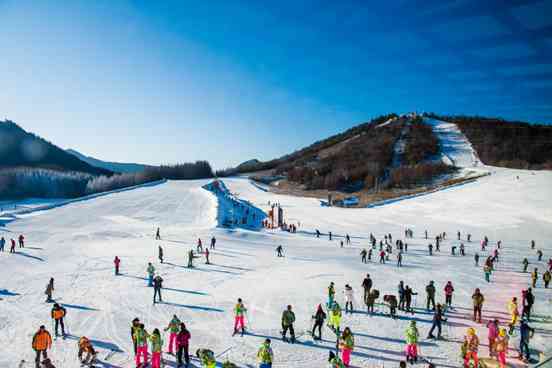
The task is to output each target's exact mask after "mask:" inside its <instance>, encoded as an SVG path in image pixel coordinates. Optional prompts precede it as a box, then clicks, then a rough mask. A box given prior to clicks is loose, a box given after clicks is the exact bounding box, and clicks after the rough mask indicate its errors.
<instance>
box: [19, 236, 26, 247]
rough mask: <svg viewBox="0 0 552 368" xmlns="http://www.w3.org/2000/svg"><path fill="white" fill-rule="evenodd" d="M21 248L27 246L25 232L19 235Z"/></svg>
mask: <svg viewBox="0 0 552 368" xmlns="http://www.w3.org/2000/svg"><path fill="white" fill-rule="evenodd" d="M18 240H19V248H25V237H24V236H23V234H21V235H19V239H18Z"/></svg>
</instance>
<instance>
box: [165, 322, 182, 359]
mask: <svg viewBox="0 0 552 368" xmlns="http://www.w3.org/2000/svg"><path fill="white" fill-rule="evenodd" d="M181 323H182V322H181V321H180V319H178V317H177V316H176V314H175V315H173V317H172V319H171V320H170V322H169V325H168V326H167V327H166V328H165V332H167V331H170V332H169V351H168V353H169V354H171V355H173V354H174V350H175V349H174V346H175V345H176V344H175V343H176V337H177V336H178V329H179V328H180V324H181Z"/></svg>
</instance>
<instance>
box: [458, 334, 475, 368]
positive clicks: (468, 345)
mask: <svg viewBox="0 0 552 368" xmlns="http://www.w3.org/2000/svg"><path fill="white" fill-rule="evenodd" d="M462 350H463V351H465V353H464V367H465V368H469V367H470V361H471V360H472V359H473V366H474V367H478V366H479V357H478V356H477V351H478V350H479V338H478V337H477V335H476V334H475V328H473V327H470V328H468V333H467V335H466V336H464V343H463V344H462Z"/></svg>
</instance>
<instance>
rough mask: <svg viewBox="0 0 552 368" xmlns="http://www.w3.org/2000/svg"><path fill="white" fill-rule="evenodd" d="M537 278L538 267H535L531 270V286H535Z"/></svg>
mask: <svg viewBox="0 0 552 368" xmlns="http://www.w3.org/2000/svg"><path fill="white" fill-rule="evenodd" d="M538 279H539V269H538V268H536V267H535V269H534V270H533V272H531V285H532V286H533V287H536V286H537V280H538Z"/></svg>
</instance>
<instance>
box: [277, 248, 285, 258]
mask: <svg viewBox="0 0 552 368" xmlns="http://www.w3.org/2000/svg"><path fill="white" fill-rule="evenodd" d="M283 251H284V248H282V246H281V245H278V246H277V247H276V253H277V256H278V257H283V256H284V254H283Z"/></svg>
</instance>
